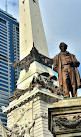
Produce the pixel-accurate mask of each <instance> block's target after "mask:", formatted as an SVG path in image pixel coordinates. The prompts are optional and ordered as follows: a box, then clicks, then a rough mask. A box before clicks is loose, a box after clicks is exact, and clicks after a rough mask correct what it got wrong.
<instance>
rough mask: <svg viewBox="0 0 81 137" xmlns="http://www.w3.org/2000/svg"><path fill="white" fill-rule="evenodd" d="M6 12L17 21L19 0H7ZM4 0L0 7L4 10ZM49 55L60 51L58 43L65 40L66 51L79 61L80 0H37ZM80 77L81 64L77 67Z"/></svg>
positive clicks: (80, 55)
mask: <svg viewBox="0 0 81 137" xmlns="http://www.w3.org/2000/svg"><path fill="white" fill-rule="evenodd" d="M7 1H8V13H10V14H11V15H13V16H14V17H15V18H16V19H17V20H18V21H19V0H7ZM5 4H6V0H2V1H1V3H0V8H1V9H3V10H5ZM39 6H40V11H41V16H42V21H43V26H44V30H45V35H46V40H47V46H48V50H49V55H50V57H51V58H53V57H54V56H55V55H56V54H58V53H59V52H60V50H59V44H60V43H61V42H65V43H66V44H67V45H68V51H69V52H70V53H73V54H75V55H76V58H77V60H78V61H79V62H80V63H81V0H39ZM78 69H79V72H80V77H81V65H80V67H79V68H78Z"/></svg>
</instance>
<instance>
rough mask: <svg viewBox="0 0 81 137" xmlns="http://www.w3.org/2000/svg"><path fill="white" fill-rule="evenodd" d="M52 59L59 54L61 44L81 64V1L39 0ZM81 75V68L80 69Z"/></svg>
mask: <svg viewBox="0 0 81 137" xmlns="http://www.w3.org/2000/svg"><path fill="white" fill-rule="evenodd" d="M39 4H40V9H41V14H42V20H43V24H44V30H45V34H46V39H47V44H48V49H49V54H50V57H54V56H55V55H56V54H58V53H59V44H60V42H65V43H66V44H67V45H68V51H69V52H71V53H73V54H75V55H76V57H77V59H78V60H79V61H80V62H81V0H78V1H77V0H68V1H65V0H51V2H50V1H49V0H44V1H43V2H42V1H41V0H39ZM79 70H80V74H81V66H80V67H79Z"/></svg>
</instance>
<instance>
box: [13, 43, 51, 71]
mask: <svg viewBox="0 0 81 137" xmlns="http://www.w3.org/2000/svg"><path fill="white" fill-rule="evenodd" d="M34 61H37V62H39V63H41V64H43V65H46V66H48V67H50V68H52V64H53V59H50V58H48V57H46V56H44V55H42V54H40V53H39V52H38V50H37V49H36V48H35V47H34V44H33V48H32V50H31V51H30V54H29V55H27V56H26V57H25V58H24V59H22V60H21V61H19V62H17V63H12V65H11V66H13V67H19V68H20V69H21V70H23V69H25V70H26V71H28V69H29V67H30V64H31V63H32V62H34Z"/></svg>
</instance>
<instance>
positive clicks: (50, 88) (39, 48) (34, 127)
mask: <svg viewBox="0 0 81 137" xmlns="http://www.w3.org/2000/svg"><path fill="white" fill-rule="evenodd" d="M20 59H21V60H20V62H18V63H14V64H12V66H13V67H16V66H18V67H20V69H21V71H20V76H19V79H18V83H17V90H16V91H15V92H14V95H12V96H11V97H10V101H11V102H10V104H9V106H8V107H7V108H6V109H5V110H4V112H5V113H7V128H8V129H10V132H9V134H10V133H11V134H12V133H13V134H14V137H51V136H52V134H51V132H50V131H49V130H48V106H49V105H51V104H52V103H53V102H55V101H58V100H60V99H63V98H62V97H61V96H58V95H57V94H54V91H55V88H56V87H57V86H58V82H57V79H56V77H55V76H54V74H53V72H52V63H53V60H52V59H50V58H49V55H48V49H47V44H46V39H45V34H44V29H43V25H42V20H41V14H40V10H39V4H38V0H20Z"/></svg>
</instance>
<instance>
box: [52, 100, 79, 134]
mask: <svg viewBox="0 0 81 137" xmlns="http://www.w3.org/2000/svg"><path fill="white" fill-rule="evenodd" d="M49 130H50V131H51V132H52V134H53V136H54V137H55V136H56V137H74V136H81V98H65V99H64V100H60V101H59V102H58V103H54V104H53V106H51V108H49Z"/></svg>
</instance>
